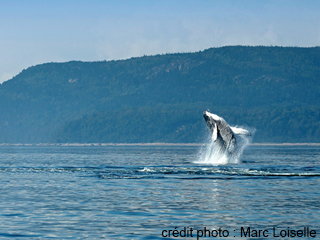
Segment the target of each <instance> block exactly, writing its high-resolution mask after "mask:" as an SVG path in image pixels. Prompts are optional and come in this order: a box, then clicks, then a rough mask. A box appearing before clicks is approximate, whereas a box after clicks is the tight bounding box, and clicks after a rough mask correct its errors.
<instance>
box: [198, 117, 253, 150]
mask: <svg viewBox="0 0 320 240" xmlns="http://www.w3.org/2000/svg"><path fill="white" fill-rule="evenodd" d="M203 117H204V119H205V121H206V123H207V125H208V128H209V129H210V131H211V133H212V138H213V140H214V142H215V143H216V146H217V148H218V150H219V152H220V153H227V154H232V153H234V152H235V150H236V147H237V140H236V137H235V134H239V135H241V134H242V135H247V136H251V133H250V132H249V131H247V130H245V129H243V128H238V127H230V126H229V124H228V123H227V122H226V121H225V120H224V119H223V118H222V117H219V116H218V115H216V114H213V113H210V112H209V111H204V113H203Z"/></svg>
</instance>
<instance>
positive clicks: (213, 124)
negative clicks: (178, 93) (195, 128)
mask: <svg viewBox="0 0 320 240" xmlns="http://www.w3.org/2000/svg"><path fill="white" fill-rule="evenodd" d="M203 118H204V120H205V121H206V123H207V125H208V128H209V129H210V131H211V133H213V132H214V131H215V129H217V123H218V122H219V121H221V118H220V117H219V116H218V115H216V114H213V113H210V112H209V111H208V110H207V111H204V112H203Z"/></svg>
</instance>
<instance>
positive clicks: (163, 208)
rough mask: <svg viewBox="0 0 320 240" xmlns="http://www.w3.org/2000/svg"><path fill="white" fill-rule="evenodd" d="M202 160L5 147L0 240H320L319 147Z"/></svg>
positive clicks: (150, 152)
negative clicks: (227, 160)
mask: <svg viewBox="0 0 320 240" xmlns="http://www.w3.org/2000/svg"><path fill="white" fill-rule="evenodd" d="M198 158H199V147H177V146H173V147H156V146H133V147H127V146H126V147H124V146H123V147H121V146H113V147H112V146H108V147H94V146H93V147H57V146H56V147H3V146H2V147H0V181H1V185H0V238H2V239H20V238H21V239H197V234H198V235H199V236H198V239H203V238H204V235H203V236H202V238H200V235H201V231H202V233H203V234H204V232H205V230H208V231H207V232H206V236H207V239H209V238H208V234H209V231H210V234H215V233H218V231H219V228H220V233H221V234H222V231H223V234H224V235H225V236H226V235H227V234H228V237H226V238H224V239H249V238H251V239H301V238H306V237H300V238H297V237H295V238H294V237H292V236H289V237H288V236H285V234H287V232H288V230H289V231H292V232H293V231H295V232H296V231H298V230H301V231H304V234H306V233H305V232H306V231H307V230H305V229H306V228H304V227H309V229H308V231H309V233H310V231H312V230H314V231H315V232H316V238H313V239H319V238H320V147H305V146H300V147H285V146H281V147H278V146H275V147H270V146H268V147H266V146H263V147H260V146H250V147H248V148H247V149H245V151H244V153H243V155H242V157H241V160H242V163H240V164H232V165H224V166H214V165H210V164H201V163H196V162H197V161H198V160H199V159H198ZM249 227H250V229H248V228H249ZM191 228H192V230H193V232H190V230H191ZM241 228H242V232H241ZM170 230H178V231H176V232H175V233H176V234H175V235H172V233H173V232H172V231H170ZM259 230H261V231H260V233H261V234H262V232H263V231H264V234H265V236H266V235H268V236H267V237H263V236H260V238H259V237H255V236H256V235H254V234H256V233H257V232H258V231H259ZM273 231H274V232H273ZM281 231H282V232H281ZM177 232H179V236H180V237H177ZM280 232H281V233H282V235H283V236H284V237H281V236H280V237H276V236H277V235H280ZM292 232H291V233H290V234H293V233H292ZM184 233H185V236H184ZM191 233H192V237H191ZM169 234H170V238H169ZM187 234H189V236H188V235H187ZM248 234H251V235H250V237H249V235H248ZM273 235H276V236H273ZM210 238H212V236H211V237H210ZM221 238H223V237H221Z"/></svg>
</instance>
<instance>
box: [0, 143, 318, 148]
mask: <svg viewBox="0 0 320 240" xmlns="http://www.w3.org/2000/svg"><path fill="white" fill-rule="evenodd" d="M202 145H205V143H25V144H23V143H1V144H0V147H7V146H8V147H10V146H14V147H18V146H44V147H46V146H61V147H90V146H101V147H103V146H129V147H130V146H159V147H166V146H178V147H188V146H191V147H192V146H202ZM249 146H320V143H251V144H249Z"/></svg>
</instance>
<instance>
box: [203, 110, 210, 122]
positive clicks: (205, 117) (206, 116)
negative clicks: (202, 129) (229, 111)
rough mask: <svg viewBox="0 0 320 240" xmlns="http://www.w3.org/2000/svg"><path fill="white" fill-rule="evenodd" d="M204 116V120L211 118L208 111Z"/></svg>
mask: <svg viewBox="0 0 320 240" xmlns="http://www.w3.org/2000/svg"><path fill="white" fill-rule="evenodd" d="M203 117H204V120H206V121H208V119H209V116H208V111H204V112H203Z"/></svg>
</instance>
